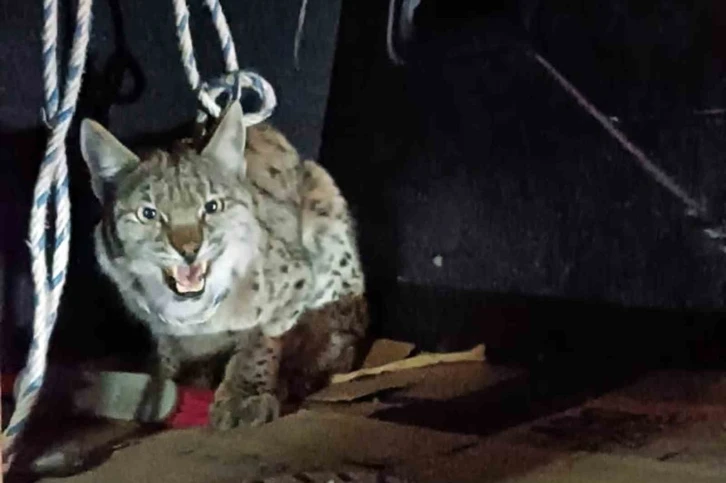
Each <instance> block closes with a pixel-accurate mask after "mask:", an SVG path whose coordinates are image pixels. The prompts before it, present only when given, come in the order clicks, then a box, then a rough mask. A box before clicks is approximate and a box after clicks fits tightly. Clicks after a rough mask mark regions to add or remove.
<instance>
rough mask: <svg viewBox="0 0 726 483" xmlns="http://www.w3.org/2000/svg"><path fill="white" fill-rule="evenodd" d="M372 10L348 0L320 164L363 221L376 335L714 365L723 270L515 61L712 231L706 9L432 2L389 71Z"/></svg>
mask: <svg viewBox="0 0 726 483" xmlns="http://www.w3.org/2000/svg"><path fill="white" fill-rule="evenodd" d="M386 4H387V2H384V1H378V2H376V1H373V2H345V3H344V9H343V16H342V19H341V28H340V32H341V38H340V40H339V42H340V43H339V46H338V55H337V57H336V66H335V70H334V76H333V84H332V90H331V97H330V102H329V106H330V107H329V111H328V118H327V122H326V129H325V136H324V143H323V156H322V159H323V161H324V162H325V163H326V165H328V166H329V167H330V169H331V170H332V171H333V172H334V174H335V175H336V176H337V177H338V178H339V180H340V183H341V184H342V185H343V187H344V189H345V190H346V191H347V192H348V193H349V196H350V197H351V198H352V199H353V200H355V203H356V209H357V210H359V219H360V224H361V233H362V235H361V236H362V247H363V252H364V255H365V258H366V261H367V266H368V268H369V277H370V278H369V281H370V282H371V283H370V284H369V285H370V287H371V291H372V292H373V293H372V295H373V297H374V299H375V300H376V301H377V303H376V310H377V311H378V312H377V314H378V316H379V320H380V321H381V322H380V323H381V324H382V326H383V327H384V328H385V330H386V331H387V333H389V334H392V335H396V336H401V337H411V338H414V339H416V340H419V341H425V343H426V344H428V345H429V346H431V347H437V346H438V347H443V346H447V345H448V346H452V345H457V344H458V345H462V344H463V345H466V344H467V343H471V342H472V341H473V340H476V338H478V337H483V338H484V340H485V341H486V342H487V343H488V344H489V348H490V349H492V351H491V354H494V353H495V352H499V349H501V351H502V352H504V353H507V354H508V355H511V354H513V353H519V354H520V355H522V357H525V358H531V360H542V359H543V358H546V356H551V357H554V358H555V359H558V358H559V357H560V356H567V355H576V356H577V357H579V358H580V359H582V358H589V359H590V360H591V361H593V362H594V363H595V365H599V366H602V367H605V366H607V364H608V361H612V360H613V359H617V358H618V357H620V356H621V355H623V354H625V353H629V354H630V355H632V356H633V357H635V358H637V357H639V356H637V354H648V355H647V356H646V358H647V359H648V360H649V361H651V362H652V361H654V360H655V361H658V362H659V363H660V362H664V361H671V360H680V361H681V362H683V361H684V360H692V359H693V358H695V357H699V356H700V355H703V354H705V353H707V352H708V353H713V354H722V353H723V345H722V341H723V338H722V336H723V329H720V328H719V327H720V326H719V323H718V321H719V320H720V315H719V312H720V310H721V307H723V302H724V281H726V279H725V278H724V273H726V272H725V269H726V264H725V263H724V262H725V260H726V256H724V254H723V253H721V252H720V251H719V249H718V247H717V246H715V245H714V244H712V243H710V242H709V241H708V240H707V239H706V238H705V237H704V236H702V234H701V232H700V231H699V228H698V227H697V226H694V225H695V224H694V223H693V221H692V220H689V219H687V218H686V217H685V216H684V212H685V209H684V207H683V206H682V205H681V204H680V202H678V201H676V200H674V198H673V197H672V196H671V195H670V194H669V193H667V192H666V191H665V190H664V189H662V188H661V187H660V186H659V185H657V184H655V183H654V182H653V181H652V179H651V178H649V177H648V176H647V175H646V174H645V173H644V172H643V171H642V170H641V169H639V168H638V167H637V166H636V165H635V164H634V161H633V158H632V156H631V155H630V154H628V153H626V152H624V150H623V149H622V148H621V147H620V146H619V145H618V144H617V143H616V142H615V141H614V140H613V139H612V138H611V137H610V136H609V135H608V134H606V133H605V131H604V130H603V129H602V128H601V127H600V125H598V124H597V123H596V122H595V121H594V120H593V119H592V118H591V117H589V116H588V115H587V114H585V113H584V112H583V110H582V109H581V108H580V107H579V106H578V105H576V104H575V102H574V101H573V100H572V99H571V98H570V97H568V96H567V95H566V94H565V93H564V92H563V90H562V89H561V88H560V87H559V86H558V85H556V84H555V83H554V82H553V81H552V79H551V78H549V77H548V76H547V75H546V74H545V72H544V70H543V69H542V68H541V67H539V66H538V65H537V64H536V63H534V62H533V61H532V60H531V59H530V58H529V57H528V55H527V52H528V50H530V49H535V50H536V51H538V52H540V53H541V54H542V55H544V56H545V57H546V58H548V59H549V60H550V62H552V63H553V64H554V65H555V66H556V67H557V68H558V69H560V70H561V72H562V73H564V75H565V76H567V77H569V78H570V80H571V81H572V82H574V83H575V84H576V85H577V86H578V87H579V89H580V90H581V91H582V92H584V93H585V94H586V95H587V96H588V97H590V98H591V100H592V101H593V102H594V103H595V104H596V105H597V106H599V107H600V108H601V109H602V110H603V111H604V112H605V114H607V115H608V116H612V117H617V118H618V120H619V123H618V127H620V128H621V129H622V130H624V131H625V132H626V133H627V134H628V135H629V136H630V137H631V139H632V140H633V141H634V142H635V143H637V144H638V145H639V146H641V147H642V149H643V150H644V151H645V152H646V153H648V154H649V155H651V156H652V157H653V158H654V159H655V160H656V162H657V163H659V164H660V165H661V166H662V167H663V168H664V169H665V170H666V171H667V172H669V173H670V174H671V175H672V176H673V177H674V178H675V179H676V180H677V181H678V182H679V183H680V184H682V185H683V187H684V188H685V189H686V190H687V191H688V192H690V193H691V194H692V195H693V196H694V197H696V198H697V199H699V200H700V199H703V200H704V201H706V202H707V203H708V204H709V205H710V207H711V209H712V214H713V219H714V220H712V221H713V222H715V223H717V224H718V223H719V222H721V220H722V216H721V213H722V212H723V204H724V197H723V186H724V185H723V179H724V177H723V173H724V170H725V169H726V166H725V164H724V162H725V161H726V158H725V156H724V154H723V153H724V152H725V150H724V148H726V137H725V136H724V134H725V133H726V125H725V124H724V116H723V111H720V114H718V113H717V114H715V115H704V114H703V113H701V112H699V111H703V110H707V109H712V108H721V109H722V108H723V107H725V106H724V79H726V75H725V73H724V69H723V67H724V64H723V53H724V47H725V46H726V39H724V36H723V34H722V32H723V27H722V26H723V24H724V21H726V12H724V11H723V8H722V7H721V6H720V5H719V2H710V1H696V2H683V1H674V0H659V1H654V2H645V3H643V4H636V2H627V1H614V2H568V1H566V0H551V1H537V0H531V1H530V0H522V1H519V2H481V4H479V5H478V6H476V7H472V6H471V5H470V4H469V2H456V1H454V2H451V1H447V2H444V1H424V2H423V3H422V6H421V7H420V8H419V11H418V12H417V23H418V26H419V32H418V33H419V37H418V38H417V40H416V41H415V42H414V43H413V44H411V45H410V46H409V48H408V49H406V52H404V53H403V54H404V57H405V58H406V60H407V62H406V65H404V66H402V67H395V66H393V65H392V64H391V62H390V61H389V60H388V59H387V57H386V51H385V16H386ZM363 39H365V40H363ZM352 74H354V75H352ZM349 146H355V148H354V149H349V150H348V152H347V153H346V147H349ZM344 153H346V154H344ZM437 256H440V257H441V258H440V262H441V263H440V264H436V263H434V261H435V260H436V261H439V259H436V258H435V257H437ZM706 340H709V341H712V342H713V341H720V342H714V344H716V345H717V346H718V344H721V345H720V346H718V347H716V348H715V349H713V350H711V349H707V348H706V347H705V345H706V344H705V342H704V341H706ZM456 341H458V342H456ZM719 357H720V356H719ZM684 358H685V359H684ZM560 360H568V361H570V362H569V363H568V364H566V365H568V371H569V373H572V371H573V370H576V368H579V367H591V366H586V365H584V366H579V365H578V364H573V363H572V359H568V358H567V357H565V359H560ZM629 360H630V361H631V362H632V361H634V359H633V358H631V359H629ZM679 363H680V362H679ZM626 365H627V364H626Z"/></svg>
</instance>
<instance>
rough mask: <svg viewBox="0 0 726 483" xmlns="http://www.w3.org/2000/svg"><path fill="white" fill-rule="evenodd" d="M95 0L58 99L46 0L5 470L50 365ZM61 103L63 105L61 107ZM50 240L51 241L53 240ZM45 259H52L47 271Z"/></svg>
mask: <svg viewBox="0 0 726 483" xmlns="http://www.w3.org/2000/svg"><path fill="white" fill-rule="evenodd" d="M91 6H92V0H78V11H77V13H76V30H75V33H74V36H73V44H72V46H71V54H70V58H69V60H68V70H67V77H66V79H65V85H64V89H63V94H62V95H63V97H62V99H61V100H60V102H59V97H60V93H59V85H58V65H57V45H58V0H44V2H43V63H44V66H43V83H44V90H45V107H44V111H43V118H44V121H45V122H46V124H47V125H48V128H49V130H50V133H49V135H48V141H47V147H46V150H45V157H44V159H43V161H42V163H41V166H40V173H39V175H38V180H37V182H36V185H35V190H34V193H33V207H32V209H31V213H30V230H29V241H28V244H29V246H30V253H31V258H32V274H33V282H34V285H35V314H34V318H33V339H32V342H31V345H30V351H29V353H28V359H27V362H26V365H25V368H24V369H23V371H22V373H21V375H20V379H19V383H18V386H17V387H18V391H17V393H16V404H15V411H14V412H13V414H12V417H11V418H10V422H9V424H8V427H7V428H6V429H5V431H4V433H3V436H4V437H3V472H5V471H6V470H7V469H8V468H9V467H10V465H11V463H12V459H13V457H14V455H15V453H17V448H16V442H17V438H18V437H19V436H20V434H21V432H22V430H23V428H24V427H25V425H26V423H27V421H28V418H29V416H30V413H31V411H32V409H33V407H34V406H35V403H36V402H37V400H38V394H39V391H40V389H41V387H42V385H43V379H44V377H45V370H46V365H47V361H46V356H47V353H48V345H49V342H50V336H51V333H52V331H53V326H54V325H55V321H56V318H57V314H58V306H59V305H60V299H61V295H62V293H63V287H64V285H65V280H66V270H67V267H68V252H69V246H70V234H71V220H70V212H71V210H70V198H69V196H68V166H67V162H66V150H65V139H66V135H67V133H68V129H69V127H70V124H71V121H72V119H73V115H74V113H75V109H76V103H77V100H78V92H79V91H80V88H81V80H82V74H83V67H84V65H85V61H86V50H87V47H88V40H89V37H90V27H91ZM59 104H60V108H59ZM51 202H52V203H53V212H54V214H55V224H54V229H53V230H52V231H50V230H49V229H48V227H47V226H46V222H47V218H48V205H49V204H50V203H51ZM51 242H52V244H51ZM47 258H51V259H52V266H51V270H50V273H48V266H47Z"/></svg>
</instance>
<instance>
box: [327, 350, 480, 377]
mask: <svg viewBox="0 0 726 483" xmlns="http://www.w3.org/2000/svg"><path fill="white" fill-rule="evenodd" d="M466 361H484V344H480V345H478V346H476V347H474V348H473V349H471V350H468V351H463V352H448V353H422V354H420V355H418V356H415V357H411V358H409V359H403V360H400V361H394V362H390V363H388V364H384V365H382V366H378V367H369V368H364V369H360V370H357V371H353V372H348V373H346V374H336V375H334V376H333V377H332V379H331V384H340V383H343V382H348V381H352V380H354V379H358V378H361V377H366V376H375V375H378V374H383V373H384V372H395V371H405V370H408V369H417V368H421V367H427V366H432V365H436V364H445V363H451V362H466Z"/></svg>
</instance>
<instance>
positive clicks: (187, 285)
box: [164, 261, 209, 297]
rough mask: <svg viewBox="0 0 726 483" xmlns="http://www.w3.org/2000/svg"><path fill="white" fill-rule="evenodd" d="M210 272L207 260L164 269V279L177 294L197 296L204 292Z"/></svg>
mask: <svg viewBox="0 0 726 483" xmlns="http://www.w3.org/2000/svg"><path fill="white" fill-rule="evenodd" d="M208 272H209V263H207V262H206V261H204V262H198V263H195V264H193V265H176V266H173V267H167V268H165V269H164V280H165V281H166V283H167V285H169V288H170V289H171V290H172V291H173V292H174V293H175V294H177V295H181V296H182V297H196V296H198V295H201V294H202V292H204V287H205V285H206V282H207V273H208Z"/></svg>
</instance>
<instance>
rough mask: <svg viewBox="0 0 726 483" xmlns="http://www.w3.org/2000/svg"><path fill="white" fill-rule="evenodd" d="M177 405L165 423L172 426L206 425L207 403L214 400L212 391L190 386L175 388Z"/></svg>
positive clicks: (207, 419) (207, 415)
mask: <svg viewBox="0 0 726 483" xmlns="http://www.w3.org/2000/svg"><path fill="white" fill-rule="evenodd" d="M177 398H178V400H177V407H176V410H175V411H174V414H172V415H171V416H170V417H168V418H167V420H166V424H167V426H170V427H172V428H191V427H194V426H207V424H208V423H209V405H210V404H212V401H213V400H214V391H210V390H209V389H196V388H192V387H178V388H177Z"/></svg>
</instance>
